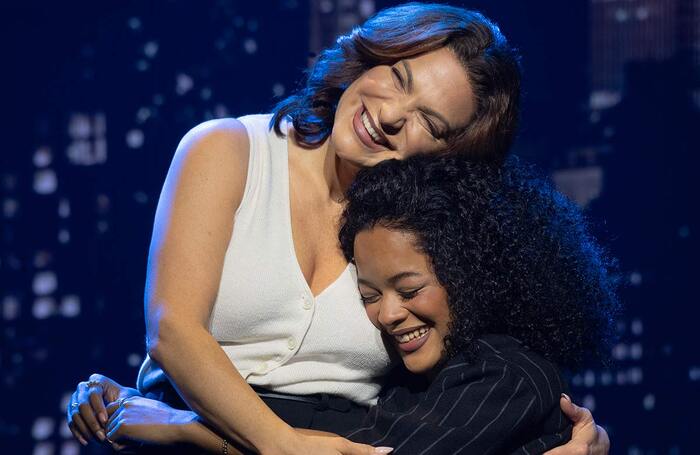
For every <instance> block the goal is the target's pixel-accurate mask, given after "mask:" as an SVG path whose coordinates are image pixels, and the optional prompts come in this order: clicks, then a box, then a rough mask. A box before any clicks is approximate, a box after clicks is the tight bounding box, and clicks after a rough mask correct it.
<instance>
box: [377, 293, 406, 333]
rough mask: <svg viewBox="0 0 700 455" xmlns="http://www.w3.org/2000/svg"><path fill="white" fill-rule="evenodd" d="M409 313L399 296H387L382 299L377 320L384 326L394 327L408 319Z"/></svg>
mask: <svg viewBox="0 0 700 455" xmlns="http://www.w3.org/2000/svg"><path fill="white" fill-rule="evenodd" d="M407 314H408V311H407V310H406V308H404V306H403V305H402V304H401V301H400V299H399V298H398V297H394V296H385V297H384V298H383V299H382V300H381V304H380V306H379V314H378V316H377V320H378V321H379V323H380V324H381V325H382V326H383V327H386V328H392V327H395V326H396V325H398V324H400V323H401V322H402V321H403V320H404V319H406V316H407Z"/></svg>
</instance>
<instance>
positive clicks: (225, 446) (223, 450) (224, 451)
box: [221, 438, 228, 455]
mask: <svg viewBox="0 0 700 455" xmlns="http://www.w3.org/2000/svg"><path fill="white" fill-rule="evenodd" d="M221 453H222V454H223V455H228V441H227V440H226V438H224V439H223V441H222V442H221Z"/></svg>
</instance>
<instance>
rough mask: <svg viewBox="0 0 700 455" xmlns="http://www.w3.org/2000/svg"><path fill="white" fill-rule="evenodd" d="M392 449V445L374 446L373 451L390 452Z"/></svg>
mask: <svg viewBox="0 0 700 455" xmlns="http://www.w3.org/2000/svg"><path fill="white" fill-rule="evenodd" d="M393 451H394V448H393V447H375V448H374V453H391V452H393Z"/></svg>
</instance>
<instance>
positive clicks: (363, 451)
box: [341, 439, 394, 455]
mask: <svg viewBox="0 0 700 455" xmlns="http://www.w3.org/2000/svg"><path fill="white" fill-rule="evenodd" d="M393 451H394V449H393V448H391V447H372V446H370V445H367V444H358V443H356V442H351V441H349V440H347V439H345V440H344V444H343V447H342V449H341V453H342V454H343V455H379V454H387V453H391V452H393Z"/></svg>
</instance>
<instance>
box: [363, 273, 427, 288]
mask: <svg viewBox="0 0 700 455" xmlns="http://www.w3.org/2000/svg"><path fill="white" fill-rule="evenodd" d="M414 276H421V274H420V273H418V272H400V273H397V274H396V275H394V276H392V277H391V278H389V279H388V280H386V281H387V283H388V284H389V285H391V286H394V285H395V284H396V283H397V282H399V281H401V280H403V279H404V278H409V277H414ZM357 282H358V283H359V284H364V285H365V286H368V287H371V288H373V287H374V285H372V283H370V282H369V281H367V280H363V279H362V278H359V277H358V279H357Z"/></svg>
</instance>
